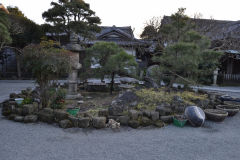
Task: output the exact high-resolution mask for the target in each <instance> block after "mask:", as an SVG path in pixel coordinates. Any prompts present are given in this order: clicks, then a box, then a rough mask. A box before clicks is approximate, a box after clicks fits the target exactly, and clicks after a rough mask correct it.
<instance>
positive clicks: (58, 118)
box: [53, 110, 68, 122]
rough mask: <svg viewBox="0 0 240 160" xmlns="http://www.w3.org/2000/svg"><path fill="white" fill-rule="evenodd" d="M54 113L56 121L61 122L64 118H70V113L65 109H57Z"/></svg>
mask: <svg viewBox="0 0 240 160" xmlns="http://www.w3.org/2000/svg"><path fill="white" fill-rule="evenodd" d="M53 114H54V117H55V121H56V122H59V121H61V120H64V119H68V113H67V112H65V111H63V110H55V111H54V112H53Z"/></svg>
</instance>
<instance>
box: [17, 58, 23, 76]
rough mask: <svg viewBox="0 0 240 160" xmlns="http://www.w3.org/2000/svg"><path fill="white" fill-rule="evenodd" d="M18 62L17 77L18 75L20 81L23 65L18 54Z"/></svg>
mask: <svg viewBox="0 0 240 160" xmlns="http://www.w3.org/2000/svg"><path fill="white" fill-rule="evenodd" d="M16 60H17V75H18V79H20V78H21V77H22V73H21V64H20V57H19V55H17V54H16Z"/></svg>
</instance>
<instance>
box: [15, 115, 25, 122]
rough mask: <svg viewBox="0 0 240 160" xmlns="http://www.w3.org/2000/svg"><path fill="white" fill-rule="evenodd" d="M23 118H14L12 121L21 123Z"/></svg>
mask: <svg viewBox="0 0 240 160" xmlns="http://www.w3.org/2000/svg"><path fill="white" fill-rule="evenodd" d="M23 119H24V117H23V116H15V118H14V121H16V122H23Z"/></svg>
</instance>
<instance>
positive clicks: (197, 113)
mask: <svg viewBox="0 0 240 160" xmlns="http://www.w3.org/2000/svg"><path fill="white" fill-rule="evenodd" d="M185 116H186V118H187V119H188V121H189V122H190V124H191V125H192V126H194V127H201V126H203V124H204V122H205V117H206V116H205V113H204V111H203V110H202V109H201V108H200V107H197V106H189V107H187V108H186V110H185Z"/></svg>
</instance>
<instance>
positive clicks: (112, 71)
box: [84, 42, 137, 93]
mask: <svg viewBox="0 0 240 160" xmlns="http://www.w3.org/2000/svg"><path fill="white" fill-rule="evenodd" d="M87 53H88V58H86V61H85V65H84V66H85V67H86V68H90V66H91V65H95V64H99V65H100V66H99V67H98V68H96V69H92V70H93V71H95V73H96V72H98V74H100V77H101V78H103V77H104V75H111V78H112V83H111V89H110V91H111V93H112V91H113V82H114V77H115V75H116V74H125V75H129V74H131V73H132V71H130V70H133V67H135V66H136V65H137V64H136V61H135V58H134V56H132V55H128V54H127V53H126V52H125V51H124V50H123V49H122V48H120V47H119V46H118V45H117V44H116V43H112V42H98V43H96V44H94V45H93V46H92V47H91V48H90V49H88V51H87ZM129 71H130V72H129Z"/></svg>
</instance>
